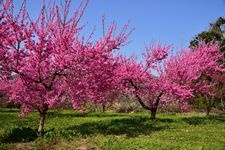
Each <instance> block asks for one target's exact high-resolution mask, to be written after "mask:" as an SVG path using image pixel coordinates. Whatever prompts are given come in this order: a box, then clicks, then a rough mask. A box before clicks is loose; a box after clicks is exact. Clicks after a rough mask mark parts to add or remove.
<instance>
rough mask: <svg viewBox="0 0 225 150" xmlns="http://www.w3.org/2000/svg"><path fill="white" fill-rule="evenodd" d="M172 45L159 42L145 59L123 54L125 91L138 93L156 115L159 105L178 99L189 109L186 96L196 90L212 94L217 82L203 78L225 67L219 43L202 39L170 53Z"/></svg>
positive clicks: (142, 103)
mask: <svg viewBox="0 0 225 150" xmlns="http://www.w3.org/2000/svg"><path fill="white" fill-rule="evenodd" d="M170 48H171V46H162V45H160V44H158V45H157V44H156V45H152V46H150V48H146V52H145V53H144V62H140V63H137V60H136V58H135V57H131V58H129V59H126V58H122V63H123V64H124V65H122V66H121V70H122V71H120V73H121V72H122V73H123V74H122V81H123V85H124V89H125V92H127V93H129V94H130V95H132V96H133V97H135V98H136V99H137V100H138V102H139V103H140V104H141V105H142V106H143V108H145V109H147V110H150V111H151V114H152V117H153V119H154V118H155V114H156V111H157V108H158V105H159V104H161V105H163V104H168V103H178V104H179V105H180V106H181V108H182V109H184V110H185V109H187V107H186V106H187V100H189V99H191V98H192V96H193V95H194V94H195V93H202V94H204V95H212V94H213V92H212V91H210V88H211V87H212V86H214V84H211V83H208V82H205V81H203V80H200V79H201V78H202V76H208V77H211V76H212V72H218V71H224V69H223V67H224V66H223V65H219V64H218V63H217V62H218V61H220V60H223V59H224V58H223V55H222V54H221V53H220V51H219V49H220V47H219V45H218V44H215V43H209V44H205V43H201V44H199V45H198V46H197V47H194V48H192V49H189V50H181V51H179V52H178V53H177V54H176V55H171V56H168V55H169V51H170Z"/></svg>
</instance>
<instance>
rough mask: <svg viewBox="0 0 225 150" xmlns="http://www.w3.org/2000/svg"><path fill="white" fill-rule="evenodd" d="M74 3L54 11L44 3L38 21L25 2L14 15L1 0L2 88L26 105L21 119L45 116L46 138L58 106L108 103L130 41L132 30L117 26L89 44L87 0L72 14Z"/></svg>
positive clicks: (56, 6)
mask: <svg viewBox="0 0 225 150" xmlns="http://www.w3.org/2000/svg"><path fill="white" fill-rule="evenodd" d="M70 2H71V1H70V0H66V1H65V5H64V6H61V5H59V6H58V5H54V6H52V7H51V8H50V9H49V8H48V10H47V9H46V5H45V3H44V1H43V6H42V9H41V12H40V15H39V17H38V18H37V19H36V20H32V19H30V17H29V14H28V12H27V11H26V7H25V3H23V5H22V7H21V10H20V12H19V13H18V14H17V15H14V14H13V11H11V10H12V9H13V3H12V1H11V0H5V1H4V0H0V71H1V74H0V90H2V91H4V92H5V93H6V94H7V95H8V97H9V100H10V101H13V102H15V103H18V104H20V105H21V115H25V114H27V113H29V112H31V111H32V110H38V111H39V113H40V123H39V128H38V132H39V133H42V134H43V128H44V121H45V116H46V113H47V111H48V109H49V108H51V107H53V106H54V105H55V104H56V103H62V104H63V102H64V101H65V100H66V99H68V98H69V99H71V103H72V105H73V107H74V108H75V109H76V108H79V107H80V106H81V104H82V103H83V102H84V101H85V100H88V101H94V102H101V101H104V100H105V98H104V97H105V95H104V94H103V93H105V92H104V91H106V90H111V89H113V88H114V87H115V86H114V85H116V84H113V83H114V82H113V81H112V79H111V77H114V74H115V73H114V69H115V67H117V66H118V64H117V63H116V60H117V58H116V57H114V56H113V54H112V53H113V50H115V49H119V48H120V47H121V46H123V43H124V42H125V41H126V38H127V34H126V33H125V30H126V27H127V26H125V27H124V28H123V30H122V31H121V32H120V33H119V34H118V35H116V36H115V35H114V31H115V29H116V26H115V24H112V25H111V26H110V28H109V29H108V31H107V32H106V35H105V36H104V37H103V38H101V39H99V40H98V41H94V42H92V41H90V38H91V36H92V33H91V34H90V37H89V38H88V39H87V40H86V41H85V39H84V37H81V36H80V31H81V30H82V28H83V27H79V25H78V23H79V21H80V19H81V18H82V16H83V13H84V10H85V8H86V6H87V1H83V3H82V4H81V5H80V7H79V8H78V9H77V10H76V11H75V12H74V13H73V15H68V14H69V6H70Z"/></svg>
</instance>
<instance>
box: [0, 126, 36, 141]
mask: <svg viewBox="0 0 225 150" xmlns="http://www.w3.org/2000/svg"><path fill="white" fill-rule="evenodd" d="M36 138H38V135H37V132H36V131H35V130H34V129H32V128H29V127H28V128H26V127H22V128H14V129H12V131H11V132H10V133H9V134H7V135H5V136H4V137H3V138H2V139H1V140H0V141H1V142H2V143H16V142H30V141H34V140H35V139H36Z"/></svg>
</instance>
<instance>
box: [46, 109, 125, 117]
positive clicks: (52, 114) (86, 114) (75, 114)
mask: <svg viewBox="0 0 225 150" xmlns="http://www.w3.org/2000/svg"><path fill="white" fill-rule="evenodd" d="M47 115H48V116H49V117H98V118H104V117H120V116H128V115H129V114H122V113H107V112H83V113H81V112H71V113H62V112H60V111H50V112H48V114H47Z"/></svg>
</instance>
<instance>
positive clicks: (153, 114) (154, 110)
mask: <svg viewBox="0 0 225 150" xmlns="http://www.w3.org/2000/svg"><path fill="white" fill-rule="evenodd" d="M156 112H157V107H156V108H152V109H151V119H152V120H155V119H156Z"/></svg>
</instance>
